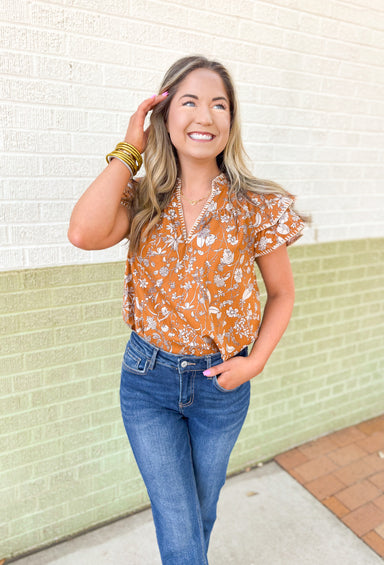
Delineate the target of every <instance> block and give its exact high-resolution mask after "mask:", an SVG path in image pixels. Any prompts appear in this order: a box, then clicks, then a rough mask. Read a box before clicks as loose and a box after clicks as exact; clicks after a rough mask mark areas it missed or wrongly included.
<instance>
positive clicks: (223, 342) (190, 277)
mask: <svg viewBox="0 0 384 565" xmlns="http://www.w3.org/2000/svg"><path fill="white" fill-rule="evenodd" d="M179 185H180V182H179V181H178V184H177V185H176V187H175V191H174V194H173V197H172V200H171V202H170V203H169V205H168V207H167V208H166V209H165V210H164V211H163V213H162V215H161V218H160V220H159V222H158V223H157V224H156V226H155V227H154V228H153V230H152V231H151V232H150V234H149V236H147V237H146V239H142V242H141V245H140V248H139V251H138V252H137V253H136V254H135V255H134V256H132V255H131V254H130V253H129V252H128V258H127V262H126V270H125V279H124V301H123V317H124V320H125V322H126V323H127V324H128V325H129V326H130V327H131V328H132V329H133V330H134V331H135V332H136V333H138V334H139V335H140V336H141V337H143V338H144V339H145V340H147V341H148V342H150V343H151V344H153V345H154V346H155V347H159V348H161V349H164V350H166V351H168V352H170V353H175V354H182V355H206V354H209V353H215V352H217V351H220V353H221V355H222V358H223V360H226V359H229V358H230V357H233V355H235V354H236V353H238V352H239V351H240V350H241V349H242V348H243V347H244V346H246V345H249V344H250V343H251V342H253V341H254V340H255V339H256V338H257V335H258V331H259V326H260V322H261V312H260V301H259V290H258V286H257V281H256V273H255V258H256V257H259V256H261V255H265V254H266V253H269V252H271V251H273V250H274V249H276V248H277V247H279V246H280V245H283V244H287V245H289V244H291V243H293V242H294V241H296V239H298V238H299V237H300V235H301V233H300V232H301V230H302V229H303V227H304V223H303V221H302V220H301V218H300V217H299V216H298V215H297V214H296V213H295V212H294V211H293V210H292V209H291V208H290V207H291V205H292V203H293V198H290V197H288V196H281V195H277V194H254V193H249V196H250V197H251V200H252V202H253V204H252V203H251V202H249V201H248V200H247V199H246V198H244V197H242V198H241V199H240V201H238V200H236V199H235V198H231V199H230V198H229V195H228V181H227V178H226V176H225V175H224V174H221V175H219V176H218V177H216V178H215V179H214V180H213V181H212V192H211V195H210V197H209V199H208V201H207V202H206V204H205V206H204V208H203V210H202V212H201V214H200V216H199V218H198V219H197V220H196V222H195V224H194V226H193V228H192V230H191V232H190V233H189V235H187V233H186V228H185V224H184V218H183V211H182V206H181V199H180V186H179ZM137 187H138V183H137V182H135V181H134V182H133V183H132V184H130V185H129V187H127V190H126V192H125V193H124V196H123V199H122V204H124V205H127V206H129V203H130V199H131V198H132V190H135V189H137Z"/></svg>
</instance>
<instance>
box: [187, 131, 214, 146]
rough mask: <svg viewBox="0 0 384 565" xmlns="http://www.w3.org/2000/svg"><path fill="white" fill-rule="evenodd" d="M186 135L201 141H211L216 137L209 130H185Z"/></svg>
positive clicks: (193, 139)
mask: <svg viewBox="0 0 384 565" xmlns="http://www.w3.org/2000/svg"><path fill="white" fill-rule="evenodd" d="M187 135H188V137H189V139H192V141H197V142H202V143H207V142H209V141H212V140H213V139H215V137H216V136H215V135H214V134H213V133H211V132H209V131H189V132H187ZM192 136H193V137H192ZM208 136H209V137H208Z"/></svg>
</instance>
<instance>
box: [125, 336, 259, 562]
mask: <svg viewBox="0 0 384 565" xmlns="http://www.w3.org/2000/svg"><path fill="white" fill-rule="evenodd" d="M239 355H243V356H246V355H247V348H245V349H243V350H242V351H241V352H240V353H239ZM219 363H221V355H220V353H215V354H210V355H205V356H201V357H199V356H193V355H174V354H172V353H167V352H165V351H163V350H161V349H158V348H156V347H154V346H152V345H150V344H149V343H148V342H146V341H145V340H144V339H142V338H141V337H140V336H138V335H137V334H136V333H135V332H132V334H131V336H130V340H129V342H128V344H127V347H126V350H125V353H124V359H123V366H122V372H121V387H120V401H121V412H122V416H123V421H124V426H125V429H126V432H127V435H128V438H129V441H130V444H131V447H132V451H133V453H134V456H135V459H136V462H137V464H138V466H139V469H140V472H141V474H142V477H143V479H144V482H145V485H146V487H147V491H148V495H149V497H150V500H151V506H152V514H153V519H154V522H155V527H156V535H157V541H158V545H159V549H160V554H161V558H162V563H163V565H207V564H208V560H207V550H208V543H209V537H210V534H211V531H212V527H213V524H214V522H215V519H216V506H217V501H218V498H219V493H220V490H221V487H222V486H223V484H224V482H225V476H226V470H227V466H228V461H229V456H230V454H231V451H232V449H233V446H234V444H235V442H236V439H237V437H238V435H239V433H240V430H241V427H242V425H243V423H244V420H245V417H246V414H247V410H248V405H249V396H250V384H249V382H246V383H244V384H242V385H241V386H239V387H238V388H236V389H234V390H230V391H229V390H226V389H224V388H222V387H220V385H219V384H218V381H217V378H216V377H205V376H204V375H203V371H205V370H206V369H208V368H209V367H211V366H214V365H217V364H219Z"/></svg>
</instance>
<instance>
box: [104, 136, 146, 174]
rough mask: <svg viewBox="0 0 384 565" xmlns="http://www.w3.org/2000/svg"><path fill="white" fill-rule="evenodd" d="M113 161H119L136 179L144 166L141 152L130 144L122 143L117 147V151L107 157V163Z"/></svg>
mask: <svg viewBox="0 0 384 565" xmlns="http://www.w3.org/2000/svg"><path fill="white" fill-rule="evenodd" d="M112 159H118V160H119V161H121V162H122V163H124V165H125V166H126V167H127V168H128V169H129V171H130V173H131V176H132V177H134V176H135V174H136V173H137V171H138V170H139V169H140V167H141V165H142V164H143V158H142V156H141V155H140V152H139V151H138V150H137V149H136V147H134V146H133V145H131V144H130V143H125V142H121V143H118V144H117V145H116V149H115V150H114V151H112V152H111V153H108V155H107V156H106V160H107V163H110V162H111V160H112Z"/></svg>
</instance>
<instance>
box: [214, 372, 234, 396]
mask: <svg viewBox="0 0 384 565" xmlns="http://www.w3.org/2000/svg"><path fill="white" fill-rule="evenodd" d="M212 382H213V385H214V387H215V388H217V390H219V391H220V392H235V390H237V389H238V388H240V386H241V385H240V386H237V387H235V388H224V387H222V386H221V385H220V384H219V381H218V380H217V377H216V375H215V376H214V377H212Z"/></svg>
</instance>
